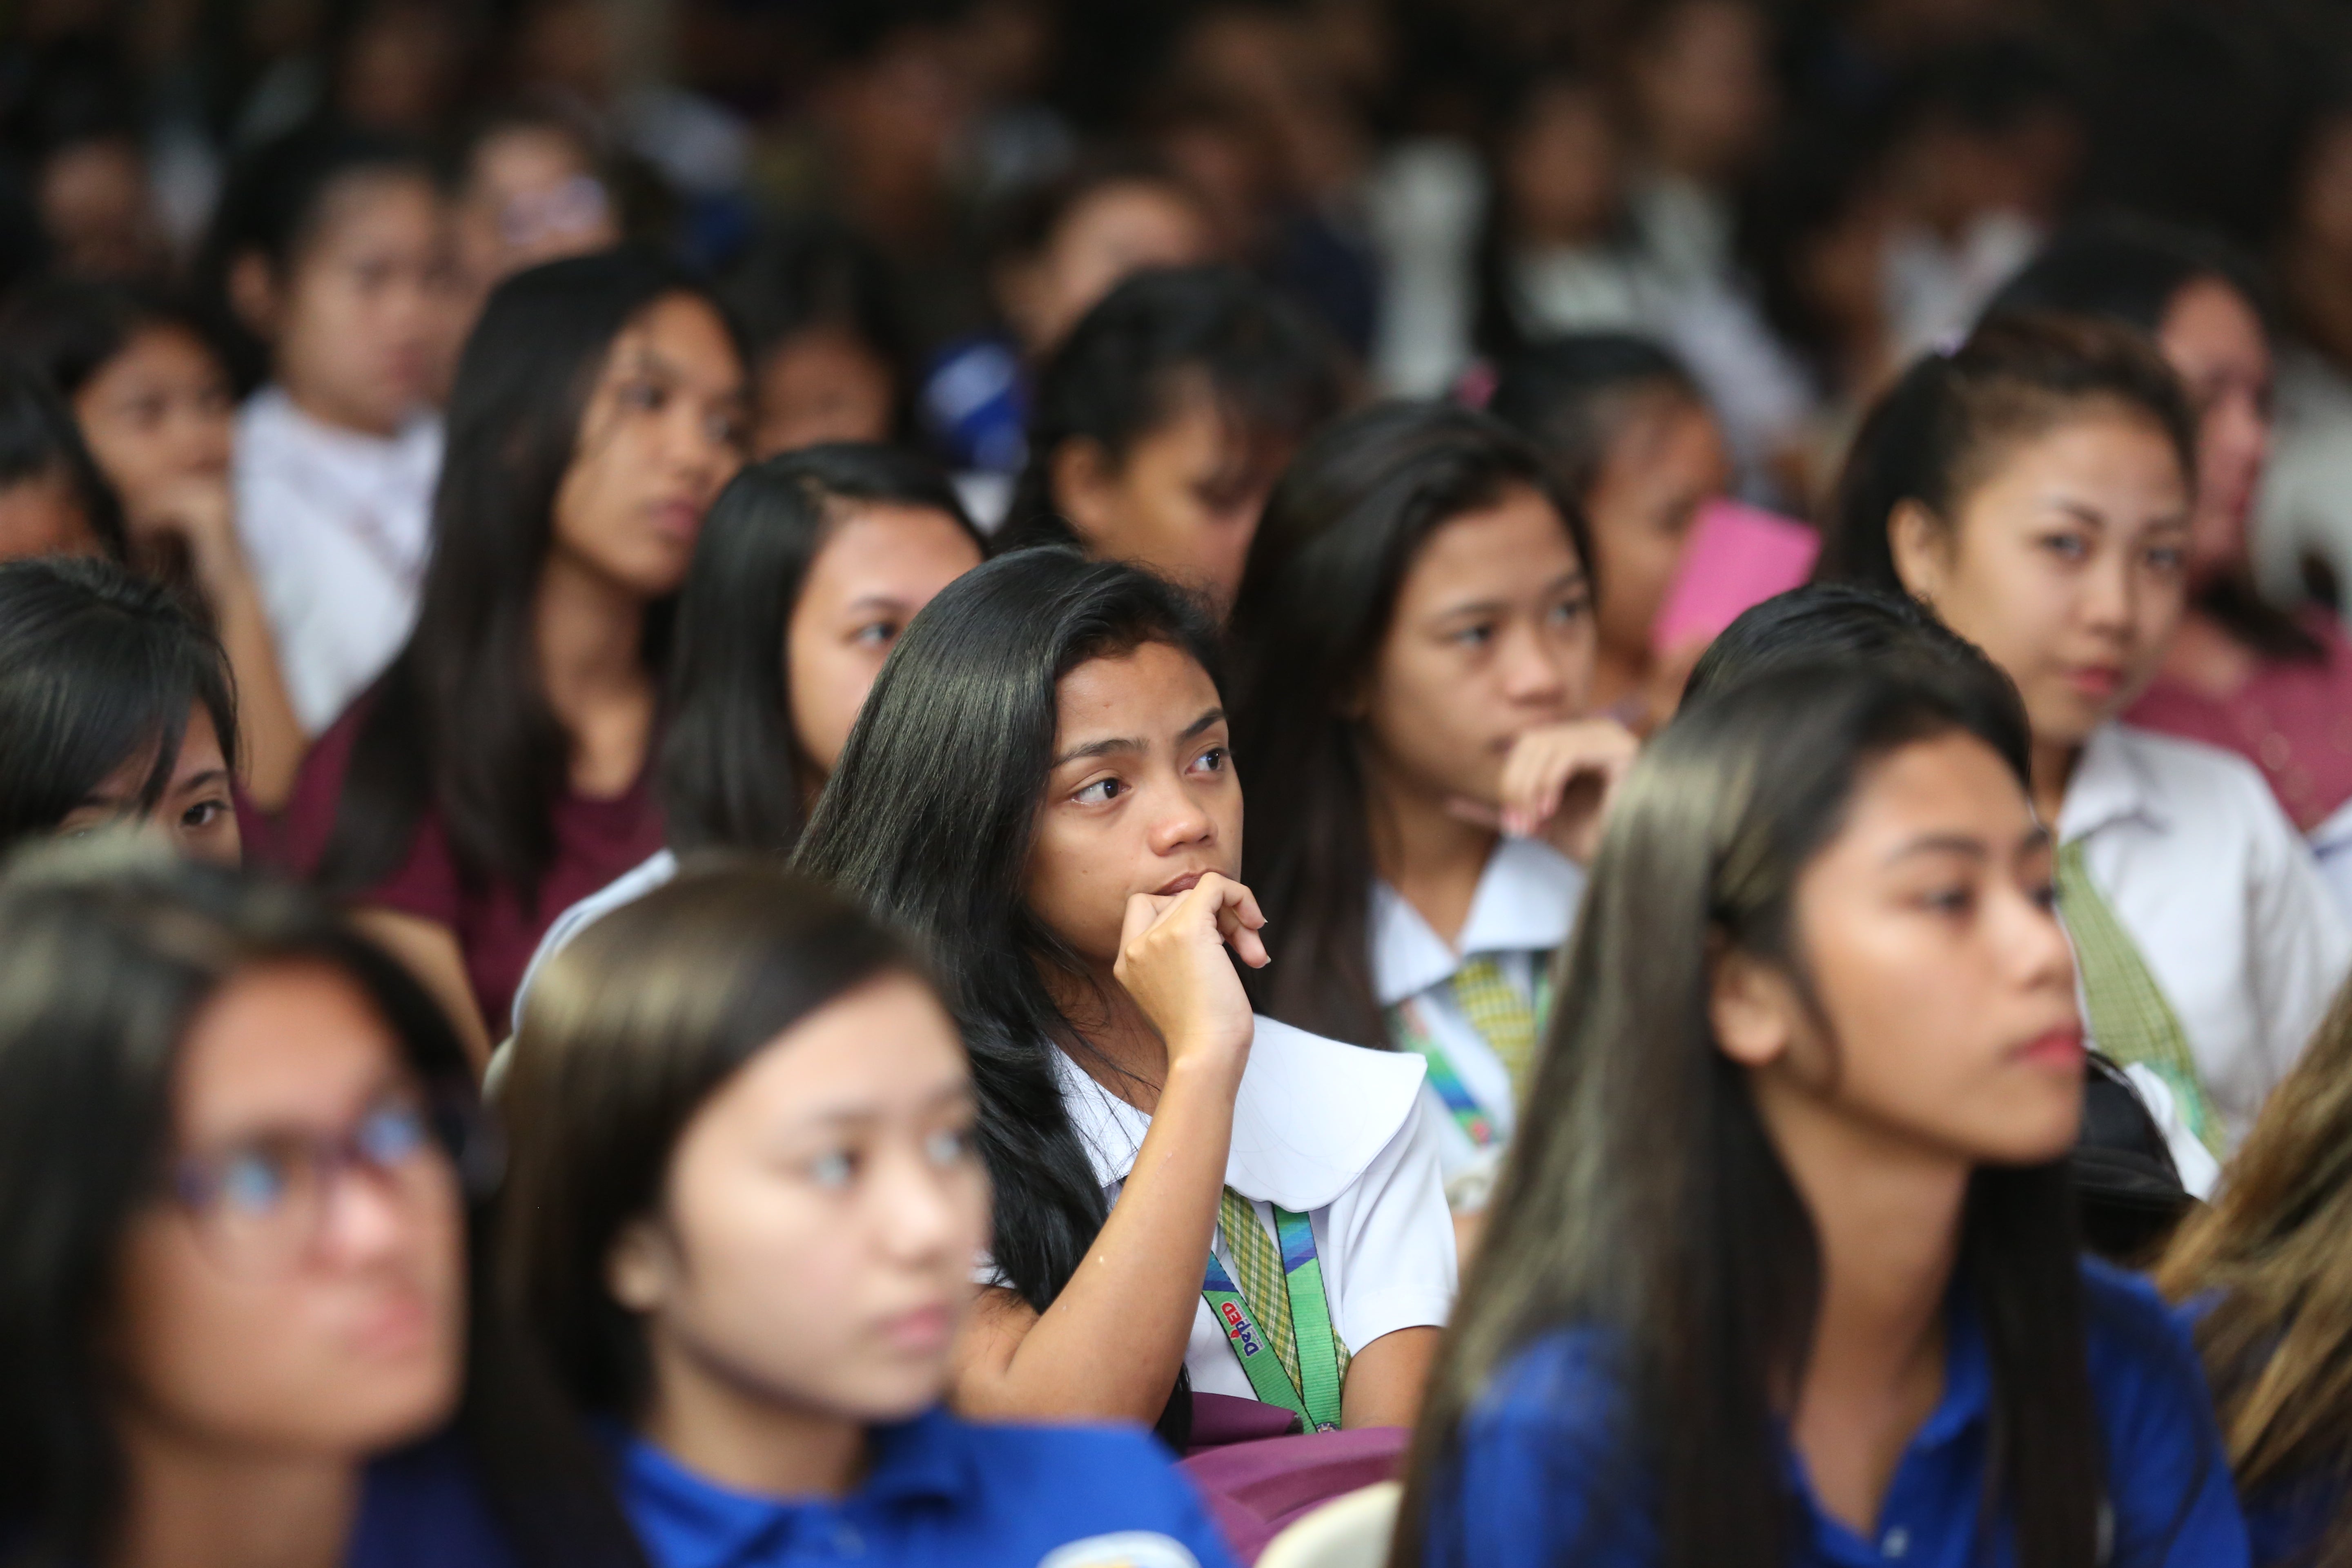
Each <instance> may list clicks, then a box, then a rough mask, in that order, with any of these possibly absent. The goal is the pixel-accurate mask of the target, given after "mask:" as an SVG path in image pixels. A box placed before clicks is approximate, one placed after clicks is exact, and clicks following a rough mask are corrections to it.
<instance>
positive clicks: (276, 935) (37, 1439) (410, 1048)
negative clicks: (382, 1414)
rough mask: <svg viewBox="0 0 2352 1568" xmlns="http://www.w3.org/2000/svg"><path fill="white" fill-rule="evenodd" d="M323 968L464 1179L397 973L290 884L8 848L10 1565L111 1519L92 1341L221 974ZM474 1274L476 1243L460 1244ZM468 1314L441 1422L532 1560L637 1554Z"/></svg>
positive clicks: (530, 1386)
mask: <svg viewBox="0 0 2352 1568" xmlns="http://www.w3.org/2000/svg"><path fill="white" fill-rule="evenodd" d="M289 963H291V964H306V965H316V966H320V967H322V968H325V969H328V970H331V971H332V972H333V973H335V974H336V975H338V976H339V977H340V978H341V979H342V980H343V981H344V982H346V983H347V984H351V985H352V986H353V987H354V988H356V990H357V991H358V992H359V994H361V995H362V996H363V997H364V998H365V999H366V1001H367V1003H368V1005H369V1006H370V1007H371V1008H372V1009H373V1011H374V1012H375V1013H376V1015H377V1016H379V1017H380V1018H382V1019H383V1022H384V1024H385V1025H386V1026H388V1028H389V1030H390V1032H391V1034H392V1035H393V1037H394V1039H395V1041H396V1042H397V1045H398V1048H399V1051H400V1055H401V1058H402V1060H403V1063H404V1066H405V1067H406V1068H407V1069H408V1071H409V1072H410V1073H412V1074H413V1075H414V1076H415V1079H417V1081H418V1083H419V1085H420V1087H421V1088H422V1089H424V1090H425V1094H426V1096H427V1100H428V1103H429V1104H430V1105H431V1106H432V1107H434V1108H435V1110H436V1115H435V1118H434V1121H435V1128H436V1134H437V1136H438V1137H439V1139H440V1141H441V1142H442V1143H443V1145H444V1147H445V1148H446V1150H447V1151H448V1152H449V1154H450V1155H451V1157H452V1159H453V1160H454V1161H455V1162H456V1163H457V1167H458V1169H459V1171H460V1172H461V1173H464V1174H465V1175H466V1176H467V1184H468V1186H469V1187H471V1188H473V1189H475V1190H478V1189H479V1188H480V1187H482V1186H483V1185H485V1184H487V1181H488V1176H489V1175H490V1174H491V1173H492V1172H493V1169H494V1162H493V1161H489V1160H488V1159H486V1157H485V1154H486V1151H485V1148H484V1146H483V1144H482V1143H481V1142H480V1139H481V1131H480V1125H481V1124H480V1119H479V1116H478V1108H477V1104H476V1100H475V1093H474V1087H473V1075H472V1073H471V1071H470V1070H469V1068H468V1067H467V1059H466V1054H465V1051H464V1048H463V1047H461V1046H459V1044H458V1043H457V1039H456V1037H454V1036H453V1035H452V1034H451V1032H450V1030H449V1026H448V1024H447V1023H446V1020H445V1019H444V1017H443V1016H442V1014H441V1012H440V1009H439V1008H438V1007H437V1006H436V1005H435V1004H434V1002H433V1001H432V1000H431V999H430V998H429V997H428V996H427V995H426V994H425V991H424V990H423V988H422V987H421V986H419V985H418V984H417V983H416V981H415V980H414V979H413V978H411V977H410V975H409V973H408V972H407V970H405V969H404V968H403V967H402V966H401V965H400V964H399V963H396V962H394V960H393V959H391V958H389V957H387V956H386V955H384V954H383V953H382V952H378V951H377V950H376V949H375V948H374V947H373V946H371V945H370V944H369V943H367V942H364V941H362V939H361V938H360V937H358V936H357V935H355V934H353V933H352V931H351V930H350V929H349V928H348V927H347V926H346V925H344V924H343V923H342V922H341V921H339V920H337V919H335V918H334V917H333V916H332V915H331V912H329V911H328V910H325V909H323V908H321V907H320V905H319V904H318V903H317V902H315V901H314V900H311V899H310V898H309V897H307V896H305V895H304V894H302V893H301V892H299V890H297V889H289V888H285V887H281V886H278V885H274V884H271V883H268V882H265V881H260V880H257V879H249V878H245V877H241V876H238V875H236V874H235V873H232V872H228V871H225V870H221V869H219V868H213V867H206V866H200V865H194V864H191V863H187V862H184V861H181V860H179V859H177V858H174V857H172V856H169V855H167V854H165V853H163V851H161V850H157V849H154V848H152V847H149V846H146V845H142V844H139V843H135V842H133V841H131V840H130V839H128V838H127V837H122V836H103V837H98V838H95V839H92V840H89V841H77V842H74V843H70V844H63V845H53V846H43V847H39V848H37V849H34V850H29V851H27V852H26V854H25V855H24V856H22V857H20V858H18V859H17V860H16V862H15V863H14V864H12V866H11V867H10V868H9V871H8V874H7V876H6V877H5V879H0V1212H5V1213H6V1214H7V1215H9V1223H8V1226H6V1229H5V1233H0V1536H5V1539H6V1540H7V1542H8V1550H9V1552H10V1557H9V1561H10V1562H12V1563H41V1564H44V1565H48V1564H59V1565H62V1564H68V1563H102V1562H107V1561H110V1560H111V1559H112V1558H113V1557H114V1555H115V1552H116V1546H117V1532H118V1531H120V1529H121V1522H122V1521H123V1518H124V1516H125V1513H126V1509H127V1504H126V1500H125V1499H124V1497H123V1488H124V1486H125V1484H126V1472H125V1464H126V1461H125V1459H124V1458H123V1455H122V1452H121V1443H120V1441H119V1439H118V1437H117V1436H116V1420H117V1415H116V1407H117V1401H118V1398H119V1394H118V1390H117V1389H116V1386H115V1374H114V1372H113V1370H112V1368H111V1366H110V1360H111V1357H110V1352H109V1351H108V1349H107V1347H106V1344H105V1335H106V1333H107V1325H108V1324H109V1323H110V1322H111V1321H113V1320H114V1315H115V1314H114V1306H113V1297H114V1294H115V1292H116V1290H117V1289H119V1270H120V1268H121V1258H122V1254H123V1248H124V1246H125V1244H126V1239H127V1237H128V1234H129V1231H130V1228H131V1224H132V1222H133V1221H134V1220H135V1219H136V1217H137V1216H138V1215H139V1214H140V1213H141V1212H142V1209H143V1208H144V1207H145V1205H148V1204H150V1203H152V1202H153V1201H155V1199H156V1196H157V1194H158V1193H159V1192H161V1191H162V1190H163V1186H164V1184H165V1181H166V1173H167V1171H168V1170H169V1168H170V1163H171V1158H172V1153H173V1150H172V1142H173V1093H174V1089H173V1084H174V1079H175V1076H176V1073H177V1068H178V1063H179V1060H180V1057H181V1052H182V1051H183V1049H184V1046H185V1042H186V1039H187V1037H188V1034H189V1032H190V1030H191V1029H192V1028H193V1027H194V1024H195V1021H196V1019H197V1016H198V1015H199V1014H200V1013H201V1012H202V1011H203V1010H204V1008H205V1005H207V1004H208V1003H209V1002H210V1001H211V999H212V998H213V997H214V996H215V995H217V994H219V992H220V991H221V989H222V988H223V987H224V986H226V985H227V984H230V983H231V982H232V981H233V980H234V979H236V977H237V976H238V975H240V974H243V973H248V972H250V971H252V970H254V969H257V968H259V967H263V966H268V965H276V964H289ZM472 1257H473V1262H474V1264H475V1265H476V1266H477V1268H478V1266H479V1264H480V1263H481V1261H482V1255H481V1253H480V1252H479V1250H478V1249H476V1250H475V1251H474V1252H473V1255H472ZM475 1300H476V1301H477V1307H476V1309H475V1310H471V1311H469V1313H468V1314H467V1317H468V1332H467V1338H468V1343H467V1352H466V1357H467V1359H466V1379H465V1392H464V1395H463V1398H462V1401H461V1404H460V1407H459V1411H458V1415H457V1436H458V1438H459V1439H460V1441H461V1442H462V1444H463V1448H464V1453H465V1457H466V1458H467V1461H468V1463H469V1465H470V1466H471V1468H472V1469H473V1472H474V1474H475V1475H476V1476H477V1477H478V1478H479V1479H480V1481H481V1483H482V1489H483V1493H484V1498H485V1500H486V1501H487V1502H488V1504H489V1505H490V1509H491V1512H492V1514H493V1517H494V1518H495V1519H496V1520H497V1521H498V1522H499V1525H500V1526H501V1527H502V1528H503V1529H504V1531H505V1533H506V1535H507V1539H508V1541H509V1544H510V1546H512V1548H513V1549H514V1550H515V1552H516V1554H517V1556H518V1558H519V1560H520V1562H522V1563H527V1564H530V1565H532V1568H568V1565H571V1564H581V1565H592V1564H593V1565H599V1568H602V1565H611V1568H629V1565H631V1564H635V1563H638V1562H639V1561H640V1559H639V1558H638V1556H637V1554H636V1552H635V1547H634V1545H633V1543H632V1538H631V1537H630V1535H629V1533H628V1530H627V1526H626V1524H625V1522H624V1521H623V1518H622V1515H621V1512H620V1510H619V1507H618V1505H617V1504H616V1503H615V1502H614V1500H613V1499H612V1497H611V1495H610V1491H609V1489H608V1487H607V1486H606V1484H605V1483H604V1480H603V1479H602V1471H601V1468H600V1466H599V1463H598V1460H597V1457H596V1455H595V1454H594V1452H593V1448H592V1447H591V1446H590V1445H589V1444H588V1443H587V1442H586V1441H585V1440H584V1438H583V1434H582V1432H581V1430H580V1428H579V1427H578V1426H577V1425H576V1424H575V1423H574V1422H572V1420H571V1419H570V1418H569V1417H568V1415H567V1414H566V1413H565V1411H564V1409H563V1405H562V1401H561V1399H560V1398H559V1397H558V1396H557V1394H556V1391H555V1390H554V1388H553V1387H552V1385H551V1384H549V1383H548V1382H547V1380H546V1379H545V1377H544V1376H543V1375H541V1374H538V1373H536V1372H535V1363H532V1362H531V1361H530V1358H529V1357H528V1356H527V1355H525V1354H523V1353H520V1346H519V1343H518V1342H516V1340H515V1338H514V1336H513V1335H511V1334H510V1333H509V1332H508V1331H507V1329H506V1326H505V1320H504V1319H502V1318H501V1317H499V1315H498V1314H497V1313H495V1312H492V1311H488V1310H481V1308H480V1306H479V1303H480V1302H481V1300H482V1297H481V1295H480V1293H479V1290H478V1289H477V1290H476V1296H475Z"/></svg>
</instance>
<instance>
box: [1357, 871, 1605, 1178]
mask: <svg viewBox="0 0 2352 1568" xmlns="http://www.w3.org/2000/svg"><path fill="white" fill-rule="evenodd" d="M1583 897H1584V871H1583V869H1582V868H1580V867H1579V866H1578V865H1577V863H1576V862H1575V861H1573V860H1571V859H1570V858H1568V857H1567V856H1565V855H1562V854H1561V853H1560V852H1559V850H1557V849H1554V848H1553V847H1551V846H1549V844H1545V843H1542V842H1540V841H1539V840H1537V839H1533V838H1504V839H1501V840H1500V841H1498V842H1497V843H1496V846H1495V850H1494V853H1493V854H1491V855H1489V856H1488V857H1487V858H1486V869H1484V870H1483V871H1481V872H1480V873H1479V874H1478V887H1477V889H1476V891H1475V892H1474V893H1473V894H1472V895H1471V898H1470V917H1469V919H1468V920H1466V921H1464V922H1463V925H1462V936H1461V946H1460V948H1459V949H1458V950H1457V949H1455V948H1454V947H1451V946H1448V945H1447V943H1446V942H1445V939H1444V937H1441V936H1439V935H1438V934H1437V932H1436V931H1433V930H1432V929H1431V928H1430V924H1429V922H1428V921H1425V920H1423V919H1422V917H1421V911H1420V910H1416V909H1414V908H1413V907H1412V904H1410V903H1409V902H1407V901H1406V900H1405V899H1404V897H1403V895H1402V894H1400V893H1399V892H1398V891H1397V890H1396V889H1393V888H1391V887H1390V886H1389V885H1388V884H1387V883H1386V882H1382V881H1377V880H1376V881H1374V882H1373V884H1372V906H1371V921H1370V926H1371V943H1372V989H1373V992H1374V994H1375V995H1376V997H1377V998H1378V1000H1379V1002H1380V1005H1381V1009H1382V1010H1383V1011H1384V1012H1385V1011H1386V1010H1387V1009H1389V1008H1391V1007H1394V1006H1396V1005H1398V1004H1399V1003H1401V1002H1405V1001H1408V1000H1409V1001H1411V1002H1412V1004H1413V1006H1414V1009H1415V1011H1417V1012H1418V1013H1419V1014H1420V1016H1421V1019H1422V1022H1423V1026H1425V1027H1426V1028H1427V1029H1428V1030H1429V1034H1430V1037H1431V1038H1432V1039H1433V1040H1434V1041H1435V1042H1436V1044H1437V1047H1438V1048H1439V1049H1440V1050H1443V1051H1444V1053H1445V1057H1446V1059H1447V1060H1448V1061H1449V1062H1451V1063H1452V1064H1453V1066H1454V1072H1455V1074H1456V1075H1457V1076H1458V1077H1459V1078H1460V1079H1462V1087H1463V1088H1465V1089H1467V1090H1469V1092H1470V1098H1471V1099H1473V1100H1476V1101H1477V1102H1478V1109H1479V1110H1483V1111H1485V1112H1486V1116H1487V1119H1488V1120H1489V1121H1491V1122H1492V1123H1493V1124H1494V1128H1495V1133H1496V1136H1495V1140H1494V1142H1491V1143H1489V1144H1488V1145H1487V1146H1486V1148H1485V1149H1481V1148H1479V1147H1478V1145H1477V1144H1475V1143H1474V1142H1471V1139H1470V1135H1469V1134H1468V1133H1466V1132H1465V1131H1463V1130H1462V1127H1461V1124H1460V1123H1459V1122H1457V1121H1454V1115H1453V1113H1452V1112H1451V1111H1449V1110H1446V1108H1445V1102H1444V1100H1442V1099H1440V1098H1439V1097H1438V1093H1437V1090H1436V1089H1434V1088H1432V1087H1429V1086H1428V1085H1427V1084H1426V1083H1424V1084H1423V1089H1422V1091H1421V1110H1422V1119H1423V1121H1425V1122H1426V1123H1427V1124H1428V1126H1429V1130H1430V1137H1431V1139H1432V1141H1433V1142H1434V1143H1435V1145H1436V1148H1437V1157H1438V1162H1439V1163H1440V1165H1441V1166H1442V1167H1443V1168H1444V1173H1445V1182H1446V1186H1447V1190H1448V1193H1449V1194H1450V1195H1451V1196H1453V1197H1454V1200H1455V1201H1456V1202H1457V1203H1458V1204H1460V1205H1462V1206H1463V1207H1465V1208H1471V1209H1475V1208H1480V1207H1483V1206H1485V1205H1484V1189H1485V1187H1486V1185H1487V1184H1490V1183H1491V1182H1492V1180H1493V1176H1494V1172H1495V1168H1496V1164H1497V1163H1499V1161H1500V1158H1501V1154H1502V1151H1503V1149H1504V1148H1505V1146H1506V1145H1507V1144H1508V1143H1509V1142H1510V1137H1511V1128H1512V1126H1513V1125H1514V1124H1515V1122H1516V1121H1517V1107H1516V1106H1514V1105H1513V1103H1512V1100H1511V1078H1510V1074H1509V1072H1508V1071H1507V1070H1506V1069H1505V1068H1504V1066H1503V1058H1500V1057H1498V1056H1496V1054H1495V1050H1494V1047H1491V1046H1489V1045H1488V1044H1487V1043H1486V1037H1485V1036H1483V1035H1481V1034H1479V1032H1478V1031H1477V1029H1476V1028H1475V1026H1472V1024H1471V1022H1470V1020H1469V1018H1468V1017H1467V1016H1465V1014H1464V1013H1463V1011H1462V1007H1461V1005H1460V1004H1459V1003H1457V1002H1456V1001H1455V1000H1454V991H1453V985H1452V982H1453V979H1454V972H1455V971H1457V970H1459V969H1460V968H1461V967H1462V963H1463V961H1464V960H1465V959H1467V958H1471V957H1475V956H1488V957H1492V958H1493V959H1495V961H1496V964H1497V966H1498V967H1500V968H1501V970H1502V972H1503V976H1504V978H1505V979H1506V980H1507V981H1509V982H1510V984H1513V985H1516V986H1517V987H1518V988H1519V990H1520V992H1521V993H1522V994H1525V995H1526V996H1527V997H1528V1000H1529V1001H1530V1002H1532V1001H1533V1000H1534V997H1535V989H1536V979H1537V976H1538V973H1540V972H1541V970H1542V967H1543V965H1544V964H1545V963H1547V962H1549V959H1550V957H1551V954H1552V953H1553V952H1555V951H1556V950H1557V949H1559V947H1561V946H1563V945H1565V944H1566V942H1567V941H1568V936H1569V932H1570V930H1571V929H1572V928H1573V927H1574V926H1575V923H1576V909H1577V905H1578V903H1579V902H1580V901H1581V900H1582V899H1583ZM1389 1043H1390V1044H1391V1045H1393V1046H1395V1047H1398V1048H1399V1049H1401V1050H1402V1048H1404V1042H1403V1040H1402V1039H1401V1038H1392V1039H1391V1041H1390V1042H1389Z"/></svg>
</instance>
